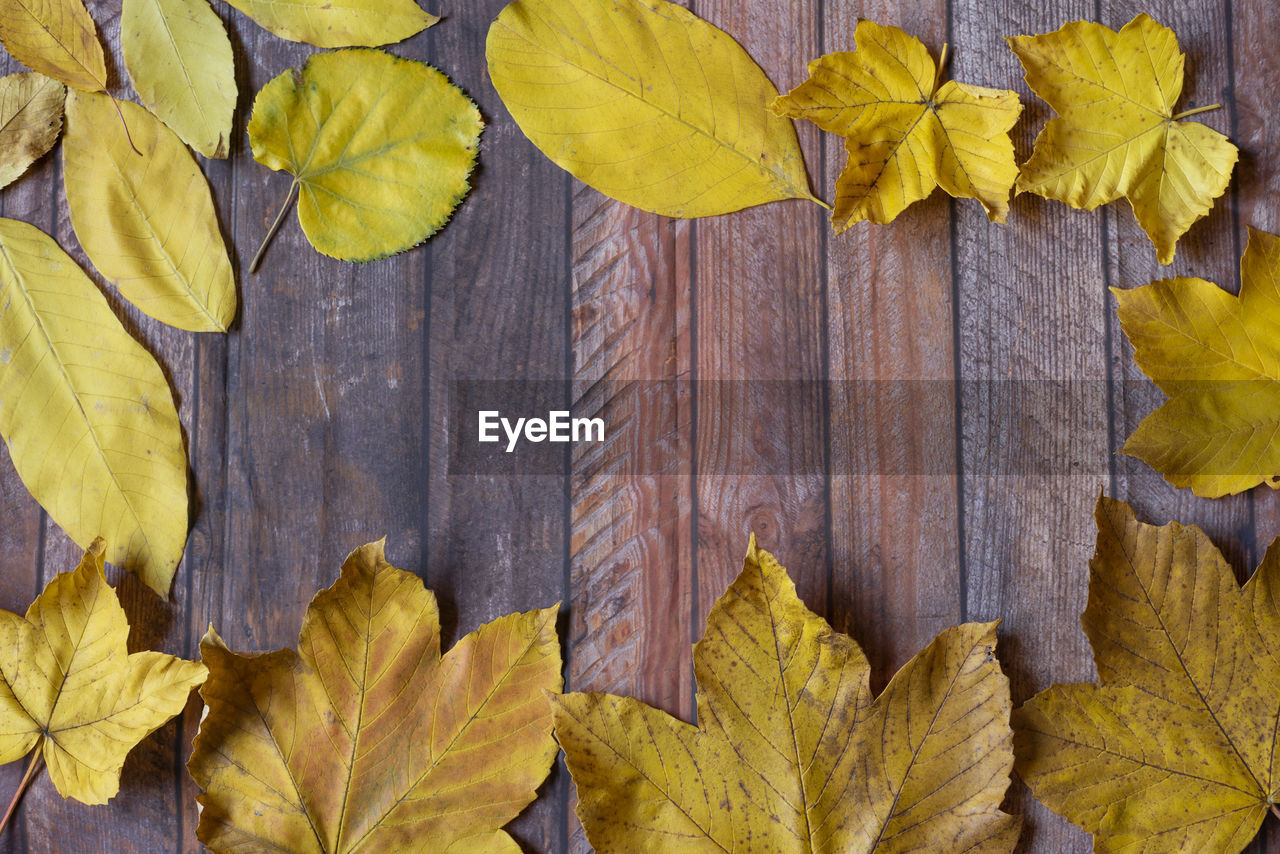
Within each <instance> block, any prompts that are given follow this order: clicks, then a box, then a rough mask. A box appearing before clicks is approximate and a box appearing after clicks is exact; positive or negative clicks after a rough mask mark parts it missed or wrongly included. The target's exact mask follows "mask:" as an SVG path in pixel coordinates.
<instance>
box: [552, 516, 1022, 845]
mask: <svg viewBox="0 0 1280 854" xmlns="http://www.w3.org/2000/svg"><path fill="white" fill-rule="evenodd" d="M995 642H996V637H995V624H994V623H987V624H977V623H968V624H965V625H962V626H958V627H955V628H950V629H947V630H946V631H944V632H943V633H942V634H940V635H939V636H938V637H937V639H935V640H934V641H933V643H931V644H930V645H929V646H928V647H927V648H926V649H925V650H924V651H923V652H921V653H920V654H919V655H917V656H916V657H915V658H914V659H912V660H911V661H910V662H908V663H907V664H906V665H905V666H904V667H903V668H902V670H900V671H899V672H898V674H897V675H896V676H895V677H894V678H893V680H892V681H891V682H890V683H889V685H888V687H887V688H885V690H884V693H882V694H881V695H880V696H879V697H878V698H876V699H874V700H873V699H872V697H871V692H870V689H869V687H868V682H867V680H868V673H869V670H870V668H869V666H868V664H867V660H866V657H865V656H864V655H863V654H862V650H860V649H859V648H858V645H857V644H856V643H854V642H853V641H852V640H851V639H849V638H848V637H846V636H845V635H842V634H838V633H836V632H834V631H832V629H831V627H830V626H829V625H827V623H826V621H824V620H823V619H822V618H820V617H818V616H817V615H816V614H814V613H812V612H811V611H809V609H808V608H806V607H805V606H804V603H803V602H801V601H800V600H799V598H797V596H796V592H795V585H794V584H792V582H791V579H790V578H789V577H788V576H787V573H786V570H785V569H783V568H782V567H781V566H779V565H778V563H777V561H775V560H774V558H773V556H772V555H770V554H769V553H768V552H765V551H762V550H760V549H757V548H756V543H755V539H754V538H752V540H751V544H750V546H749V549H748V552H747V559H746V562H745V565H744V567H743V570H742V574H741V575H739V576H738V579H737V580H736V581H735V582H734V583H733V584H732V586H730V587H729V589H728V591H726V592H725V594H724V595H723V596H721V597H720V599H719V601H717V602H716V604H715V606H714V607H713V608H712V609H711V614H710V616H709V617H708V618H707V631H706V634H705V636H704V637H703V639H702V640H701V641H699V642H698V644H697V645H696V646H695V647H694V653H693V655H694V675H695V677H696V679H697V683H698V721H699V723H700V726H691V725H689V724H686V723H683V722H681V721H679V720H677V719H675V718H673V717H671V716H670V715H667V714H666V713H664V712H660V711H658V710H656V709H653V708H650V707H649V706H646V705H645V704H643V703H641V702H639V701H637V700H632V699H629V698H624V697H615V696H612V695H609V694H565V695H564V696H563V697H559V698H553V702H554V707H555V730H556V738H558V739H559V741H560V744H561V746H562V747H563V748H564V751H565V757H566V760H567V762H568V765H569V771H570V773H571V774H572V775H573V779H574V782H575V783H576V784H577V787H578V816H579V818H581V819H582V824H583V827H584V828H585V829H586V832H587V839H588V841H590V843H591V844H592V845H593V846H594V847H595V849H596V850H597V851H601V852H637V854H639V852H645V854H660V852H672V854H687V852H721V854H723V852H725V851H751V852H755V851H762V852H763V851H769V852H773V851H781V852H823V854H827V852H829V854H837V853H838V854H859V852H862V853H863V854H868V852H891V851H892V852H900V851H901V852H905V851H969V852H1007V851H1012V850H1013V846H1014V844H1015V842H1016V841H1017V837H1018V820H1017V819H1016V818H1014V817H1013V816H1010V815H1006V814H1005V813H1003V812H1001V811H1000V801H1001V799H1002V798H1003V797H1004V792H1005V789H1006V788H1007V787H1008V785H1009V770H1010V768H1011V766H1012V765H1013V752H1012V733H1011V731H1010V729H1009V708H1010V706H1009V687H1008V681H1007V680H1006V679H1005V677H1004V675H1003V674H1002V673H1001V672H1000V665H999V663H998V662H997V661H996V659H995V654H994V652H995Z"/></svg>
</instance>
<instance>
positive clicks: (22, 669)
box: [0, 540, 208, 804]
mask: <svg viewBox="0 0 1280 854" xmlns="http://www.w3.org/2000/svg"><path fill="white" fill-rule="evenodd" d="M104 550H105V545H104V544H103V542H102V541H101V540H95V541H94V542H93V543H92V544H91V545H90V547H89V550H88V551H87V552H86V553H85V556H84V560H82V561H81V562H80V566H79V567H77V568H76V570H75V571H74V572H64V573H61V574H59V575H58V576H56V577H55V578H54V579H53V580H52V581H50V582H49V584H48V585H47V586H46V587H45V589H44V592H43V593H41V594H40V596H39V598H37V599H36V601H35V602H33V603H32V604H31V607H30V608H28V609H27V615H26V617H25V619H24V618H23V617H20V616H18V615H17V614H13V613H10V612H9V611H0V650H3V654H2V655H0V674H2V675H3V681H2V682H0V762H13V761H14V760H15V759H19V758H21V757H22V756H23V755H24V754H26V753H28V752H30V751H31V749H32V748H38V749H40V750H41V751H42V752H43V754H44V760H45V765H47V766H48V768H49V778H50V779H51V780H52V781H53V785H54V787H55V788H57V790H58V793H59V794H60V795H62V796H63V797H64V798H75V799H76V800H78V801H81V802H83V803H86V804H104V803H106V802H107V801H108V800H109V799H110V798H112V797H114V796H115V794H116V792H117V791H119V789H120V769H121V767H122V766H123V765H124V760H125V756H126V755H127V754H128V753H129V751H130V750H132V749H133V747H134V745H136V744H137V743H138V742H140V741H142V739H144V738H146V737H147V735H149V734H150V733H152V732H154V731H155V730H157V729H159V728H160V727H161V726H162V725H163V724H164V723H165V722H166V721H168V720H169V719H170V718H172V717H173V716H174V715H176V714H178V713H179V712H181V711H182V709H183V707H184V706H186V704H187V695H188V694H189V693H190V691H191V689H192V688H194V687H196V686H197V685H199V684H200V683H201V682H203V681H204V680H205V677H206V676H207V675H208V671H207V670H206V669H205V666H204V665H203V664H200V663H198V662H194V661H184V660H183V659H181V658H175V657H174V656H172V655H165V654H164V653H159V652H135V653H133V654H130V653H129V651H128V649H127V644H126V642H127V640H128V638H129V621H128V619H127V618H126V617H125V614H124V609H123V608H121V607H120V601H119V600H118V599H117V598H116V592H115V591H114V590H112V589H111V586H110V585H109V584H107V579H106V578H105V577H104V576H103V574H102V555H103V551H104Z"/></svg>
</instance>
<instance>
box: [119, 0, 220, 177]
mask: <svg viewBox="0 0 1280 854" xmlns="http://www.w3.org/2000/svg"><path fill="white" fill-rule="evenodd" d="M120 48H121V50H122V51H123V52H124V64H125V66H126V67H127V68H128V69H129V77H130V78H131V79H132V81H133V88H134V89H135V90H136V91H137V93H138V98H139V100H141V101H142V103H143V104H145V105H146V107H147V109H149V110H151V112H153V113H155V114H156V116H158V117H159V118H160V119H161V120H162V121H163V122H164V123H165V124H167V125H168V126H169V127H170V128H172V129H173V131H174V133H176V134H177V135H178V136H179V137H181V138H182V141H183V142H185V143H187V144H188V145H190V146H191V147H192V148H194V149H195V150H196V151H198V152H200V153H201V154H203V155H204V156H205V157H226V156H227V145H228V144H229V142H230V140H231V116H232V113H233V111H234V110H235V106H236V76H235V65H234V63H233V61H232V55H231V41H230V39H228V38H227V31H226V30H225V29H224V28H223V26H222V21H221V20H220V19H219V18H218V16H217V15H216V14H214V12H213V9H211V8H209V3H208V2H207V0H124V6H123V8H122V9H121V13H120Z"/></svg>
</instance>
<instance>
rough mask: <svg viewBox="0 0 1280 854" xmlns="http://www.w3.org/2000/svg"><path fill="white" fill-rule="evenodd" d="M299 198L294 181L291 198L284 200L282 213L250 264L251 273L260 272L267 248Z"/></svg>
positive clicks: (296, 181) (277, 217)
mask: <svg viewBox="0 0 1280 854" xmlns="http://www.w3.org/2000/svg"><path fill="white" fill-rule="evenodd" d="M297 197H298V179H297V178H294V179H293V186H291V187H290V188H289V197H288V198H287V199H285V200H284V204H283V205H282V206H281V207H280V213H278V214H276V221H275V222H273V223H271V228H269V229H267V236H266V237H264V238H262V245H261V246H259V247H258V253H257V254H256V255H254V256H253V261H252V262H250V264H249V272H250V273H256V272H258V265H259V264H261V263H262V256H263V255H265V254H267V246H268V245H269V244H270V243H271V238H273V237H275V236H276V232H277V231H279V230H280V224H281V223H282V222H284V217H285V214H287V213H288V212H289V208H290V207H292V206H293V200H294V199H296V198H297Z"/></svg>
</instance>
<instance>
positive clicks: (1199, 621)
mask: <svg viewBox="0 0 1280 854" xmlns="http://www.w3.org/2000/svg"><path fill="white" fill-rule="evenodd" d="M1096 515H1097V521H1098V545H1097V551H1096V552H1095V553H1094V556H1093V560H1092V561H1091V562H1090V564H1089V568H1090V581H1089V605H1088V608H1086V610H1085V612H1084V617H1083V619H1082V622H1083V623H1084V630H1085V634H1087V635H1088V636H1089V642H1090V644H1092V646H1093V655H1094V661H1095V663H1096V664H1097V667H1098V678H1099V682H1100V683H1101V684H1096V685H1094V684H1076V685H1055V686H1053V687H1051V688H1049V689H1048V690H1046V691H1042V692H1040V693H1039V694H1037V695H1036V696H1035V697H1033V698H1032V699H1031V700H1030V701H1029V702H1028V703H1027V704H1026V705H1025V706H1023V707H1022V708H1021V709H1019V710H1018V711H1017V712H1015V713H1014V727H1015V729H1016V731H1017V736H1016V739H1017V756H1018V766H1017V767H1018V773H1019V774H1020V775H1021V776H1022V778H1023V779H1024V780H1026V781H1027V783H1028V785H1030V786H1031V790H1032V791H1033V792H1034V793H1035V795H1036V797H1037V798H1039V799H1040V800H1041V801H1043V802H1044V803H1045V804H1046V805H1047V806H1048V807H1049V808H1050V809H1052V810H1054V811H1055V812H1058V813H1060V814H1061V815H1063V816H1064V817H1066V818H1067V819H1068V820H1070V821H1072V822H1074V823H1076V824H1078V825H1080V826H1081V827H1083V828H1084V829H1085V830H1087V831H1089V832H1090V833H1092V834H1093V835H1094V850H1095V851H1100V852H1103V851H1113V852H1119V851H1143V852H1147V854H1159V852H1182V851H1215V852H1223V854H1230V852H1238V851H1241V850H1243V849H1244V848H1245V846H1247V845H1248V844H1249V842H1250V840H1251V839H1252V838H1253V836H1254V835H1255V834H1256V833H1257V831H1258V827H1259V825H1261V823H1262V819H1263V817H1264V816H1265V815H1266V813H1267V810H1268V809H1269V808H1270V805H1271V804H1273V803H1274V802H1275V800H1276V795H1275V793H1276V790H1277V785H1278V784H1280V779H1278V776H1280V775H1277V774H1276V773H1275V772H1273V770H1272V764H1273V763H1272V756H1273V755H1274V754H1275V751H1276V749H1277V747H1278V746H1280V743H1278V742H1277V740H1276V733H1277V722H1278V721H1280V683H1278V682H1277V681H1276V674H1277V673H1280V660H1277V659H1276V657H1275V655H1276V650H1277V649H1280V611H1278V610H1277V609H1276V602H1277V601H1278V600H1277V595H1276V591H1277V589H1278V588H1277V584H1280V548H1277V546H1275V545H1274V544H1273V545H1272V547H1271V548H1270V549H1269V550H1268V551H1267V556H1266V557H1265V558H1264V559H1263V562H1262V566H1261V567H1259V569H1258V571H1257V573H1256V574H1255V575H1254V577H1253V578H1252V579H1251V580H1250V581H1249V583H1248V584H1246V585H1245V587H1244V589H1243V590H1241V589H1240V588H1239V587H1238V586H1237V585H1236V581H1235V576H1234V575H1233V574H1232V571H1231V567H1230V565H1228V563H1227V562H1226V561H1225V560H1224V559H1223V557H1222V555H1221V554H1220V553H1219V552H1218V550H1217V549H1216V548H1214V547H1213V544H1212V543H1210V542H1209V538H1208V537H1206V536H1205V534H1204V532H1203V531H1201V530H1200V529H1199V528H1197V527H1194V526H1191V527H1183V526H1182V525H1179V524H1177V523H1176V522H1173V523H1170V524H1168V525H1164V526H1161V527H1157V526H1154V525H1146V524H1143V523H1141V522H1138V521H1137V520H1136V519H1135V518H1134V516H1133V510H1132V508H1130V507H1129V505H1127V504H1125V503H1123V502H1121V501H1112V500H1108V499H1106V498H1101V499H1099V501H1098V508H1097V513H1096Z"/></svg>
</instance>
